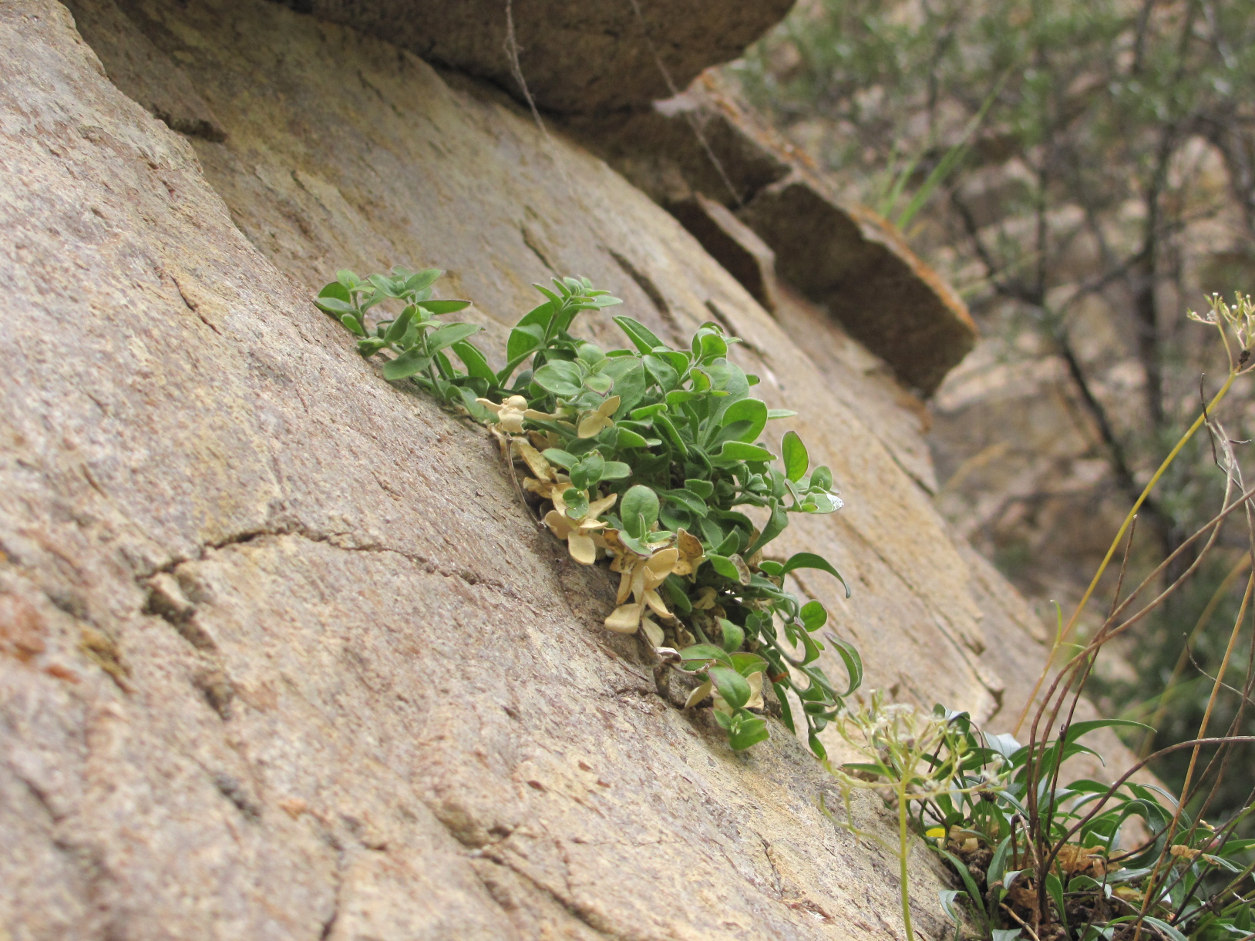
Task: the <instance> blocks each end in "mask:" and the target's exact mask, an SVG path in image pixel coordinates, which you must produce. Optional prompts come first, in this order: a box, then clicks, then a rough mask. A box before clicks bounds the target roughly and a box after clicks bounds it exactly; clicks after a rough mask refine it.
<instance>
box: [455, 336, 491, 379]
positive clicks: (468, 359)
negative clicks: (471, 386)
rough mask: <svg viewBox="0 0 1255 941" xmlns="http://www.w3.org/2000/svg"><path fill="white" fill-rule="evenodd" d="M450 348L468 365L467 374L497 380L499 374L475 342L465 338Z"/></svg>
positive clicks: (474, 377)
mask: <svg viewBox="0 0 1255 941" xmlns="http://www.w3.org/2000/svg"><path fill="white" fill-rule="evenodd" d="M450 349H452V350H453V352H454V353H456V354H457V357H458V359H460V360H461V361H462V363H463V365H465V366H466V374H467V375H468V376H470V377H471V378H473V379H485V380H487V381H488V382H490V383H495V382H496V381H497V374H496V373H495V372H493V371H492V367H491V366H489V365H488V360H487V359H486V358H485V357H484V354H483V352H482V351H481V350H480V349H479V347H477V346H476V345H475V344H473V343H468V342H467V341H465V340H459V341H458V342H457V343H454V344H451V346H450Z"/></svg>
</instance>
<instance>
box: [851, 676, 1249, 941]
mask: <svg viewBox="0 0 1255 941" xmlns="http://www.w3.org/2000/svg"><path fill="white" fill-rule="evenodd" d="M837 728H838V730H839V731H840V733H841V734H842V736H843V737H844V738H845V740H846V742H847V743H849V744H850V745H851V746H852V747H853V748H854V750H855V751H856V752H858V753H859V754H860V756H861V757H863V759H864V760H862V761H858V762H851V763H847V764H844V765H842V766H840V767H837V768H833V771H834V773H835V774H836V775H837V778H838V780H839V781H841V782H842V784H843V785H844V791H845V792H846V793H847V794H848V793H849V791H851V790H854V789H860V788H862V789H873V790H880V791H882V792H883V793H885V794H887V795H889V796H891V797H892V799H893V801H894V803H896V804H897V807H898V811H899V814H900V816H901V819H902V822H903V830H902V842H901V844H900V847H899V850H900V852H901V854H902V860H903V879H904V882H903V884H904V886H905V872H906V866H905V853H906V843H905V839H906V822H907V820H908V817H909V818H910V821H911V822H912V824H913V826H914V829H916V830H917V831H918V832H921V833H924V834H925V835H926V836H927V837H928V838H929V843H930V845H931V846H932V848H933V849H934V850H935V851H936V852H937V853H938V854H939V855H940V856H941V857H942V858H944V859H945V860H946V862H947V863H949V865H950V866H951V868H952V869H953V870H954V871H955V873H956V874H957V875H958V877H959V880H960V883H961V886H962V888H961V889H958V890H955V891H951V892H947V893H945V894H944V896H943V899H942V903H943V907H944V908H945V909H946V911H947V912H948V913H949V914H950V916H951V917H952V918H953V919H954V922H955V925H956V928H962V927H964V926H965V925H968V926H971V927H975V928H976V929H977V931H978V936H979V937H981V938H994V939H1005V941H1016V939H1020V941H1027V939H1029V938H1032V937H1035V936H1041V937H1047V936H1049V937H1059V938H1067V939H1078V941H1100V939H1110V938H1123V937H1126V936H1127V937H1133V929H1134V928H1135V927H1136V928H1139V929H1140V931H1141V937H1143V938H1147V939H1151V938H1158V939H1172V941H1186V939H1191V941H1220V939H1222V938H1242V937H1246V938H1249V937H1251V932H1252V930H1253V929H1255V911H1253V909H1252V902H1253V900H1255V899H1253V895H1255V893H1252V889H1251V876H1252V855H1251V853H1252V850H1253V849H1255V840H1244V839H1239V838H1237V836H1236V835H1235V833H1234V829H1235V826H1236V824H1237V821H1236V820H1234V821H1230V822H1229V823H1227V824H1226V825H1224V826H1222V827H1220V828H1216V827H1212V826H1210V825H1208V824H1207V823H1206V822H1205V821H1203V820H1201V819H1198V818H1195V817H1193V816H1192V815H1191V814H1190V813H1188V812H1187V811H1185V810H1184V809H1178V808H1177V802H1176V799H1175V798H1174V797H1173V796H1172V795H1171V794H1169V793H1168V792H1166V791H1164V790H1162V789H1160V788H1158V787H1155V786H1151V785H1145V784H1139V783H1136V782H1134V781H1132V780H1129V779H1128V776H1127V775H1126V776H1125V778H1123V779H1121V780H1120V781H1119V782H1117V783H1116V784H1115V785H1109V784H1105V783H1103V782H1100V781H1096V780H1091V779H1087V778H1079V779H1075V780H1070V781H1068V783H1067V784H1062V783H1061V769H1062V767H1063V765H1064V764H1065V762H1067V761H1068V760H1069V759H1071V758H1074V757H1076V756H1079V755H1089V756H1091V757H1093V758H1099V757H1100V756H1099V755H1098V753H1097V752H1095V751H1094V750H1093V749H1091V748H1090V747H1088V746H1087V745H1084V744H1082V742H1081V739H1082V738H1084V737H1085V736H1086V735H1089V734H1091V733H1093V732H1095V731H1097V730H1099V729H1103V728H1109V729H1128V728H1139V729H1144V728H1145V726H1142V725H1141V724H1140V723H1136V722H1130V721H1128V720H1124V719H1097V720H1092V721H1077V722H1071V723H1069V724H1068V725H1067V726H1066V727H1065V728H1064V730H1063V734H1062V735H1061V736H1060V737H1059V738H1057V739H1054V740H1051V741H1048V742H1043V743H1038V744H1036V745H1024V746H1021V745H1020V744H1019V743H1018V742H1017V741H1016V740H1015V739H1014V738H1012V737H1011V736H1010V735H992V734H985V733H982V732H981V731H980V730H979V729H978V728H977V727H976V726H975V725H974V724H973V723H972V721H971V718H970V716H968V715H967V714H966V713H953V712H949V711H947V710H945V709H944V708H942V707H941V706H937V707H935V708H934V710H933V713H932V715H931V716H924V715H922V714H920V713H918V712H916V711H914V710H913V709H912V708H911V707H908V706H902V705H887V704H885V703H884V702H883V701H882V699H881V698H880V696H879V694H875V695H874V696H873V698H872V701H871V703H870V704H869V705H868V706H867V707H866V708H864V709H862V710H859V711H853V712H847V713H845V714H843V715H842V716H841V718H840V719H839V720H838V722H837ZM850 819H852V818H850ZM1134 820H1135V821H1137V825H1136V826H1133V827H1130V826H1128V824H1129V823H1130V821H1134ZM838 822H840V821H838ZM1131 833H1132V834H1140V837H1139V838H1137V839H1131V838H1130V834H1131ZM956 903H961V904H959V905H956ZM903 914H904V917H905V918H906V919H907V922H908V924H909V919H910V912H909V907H908V904H907V900H906V895H905V890H904V893H903ZM1025 926H1028V928H1029V929H1031V931H1030V930H1025ZM957 936H958V935H957V934H956V937H957Z"/></svg>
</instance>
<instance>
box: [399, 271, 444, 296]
mask: <svg viewBox="0 0 1255 941" xmlns="http://www.w3.org/2000/svg"><path fill="white" fill-rule="evenodd" d="M393 270H394V271H395V272H397V273H398V274H400V273H401V272H402V271H403V269H397V268H394V269H393ZM442 274H444V272H443V271H441V270H440V269H439V268H425V269H424V270H422V271H419V272H416V273H415V274H412V275H410V276H409V277H408V278H406V280H405V283H404V284H403V285H402V290H403V291H405V292H407V293H408V292H411V291H415V292H417V291H422V290H423V289H425V288H429V287H431V286H432V285H433V284H434V283H435V282H436V279H437V278H439V277H440V276H441V275H442Z"/></svg>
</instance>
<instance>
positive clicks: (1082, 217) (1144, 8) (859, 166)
mask: <svg viewBox="0 0 1255 941" xmlns="http://www.w3.org/2000/svg"><path fill="white" fill-rule="evenodd" d="M726 71H727V73H728V74H729V75H730V76H731V77H732V78H733V79H734V80H735V81H736V82H737V83H738V84H739V85H740V87H741V89H742V90H743V92H744V94H745V95H746V96H747V97H748V98H749V99H750V100H751V101H752V102H753V103H754V104H755V105H756V106H758V107H759V108H760V109H762V110H763V111H764V112H766V113H767V114H768V115H769V116H771V117H772V118H773V120H774V122H775V123H776V124H777V126H778V127H780V128H781V129H782V130H783V131H784V132H785V133H786V134H787V135H788V136H789V137H790V138H792V140H793V141H794V142H795V143H797V144H798V145H799V146H801V147H802V148H803V149H804V150H806V151H808V152H809V154H810V155H811V157H812V158H813V159H814V160H815V161H816V162H817V163H819V164H820V165H821V166H823V167H824V168H825V169H826V170H827V171H829V172H830V173H831V174H832V175H833V176H834V177H835V178H836V179H837V180H838V181H840V185H841V186H843V187H846V188H847V189H846V192H845V193H843V194H842V195H844V196H845V197H846V198H847V199H849V200H851V201H856V202H860V203H863V204H864V205H867V206H870V207H872V208H873V209H876V210H877V211H878V212H880V213H881V214H882V215H883V216H885V217H886V218H888V219H889V220H890V221H892V222H895V223H896V224H897V225H898V226H899V227H901V228H902V230H903V232H904V234H905V235H906V237H907V238H908V240H909V241H910V243H911V244H912V246H913V247H914V248H915V249H916V251H917V252H918V253H919V254H920V255H921V257H923V258H924V259H926V260H927V261H928V262H929V263H930V264H933V265H934V266H935V267H937V268H938V269H939V270H940V271H941V273H942V274H943V276H945V277H946V278H948V280H949V281H950V282H951V283H952V284H953V285H955V287H956V288H957V289H958V290H959V291H960V292H961V293H962V295H963V296H964V298H965V300H966V301H967V303H968V304H969V306H970V309H971V311H972V314H973V316H974V318H975V319H976V321H977V323H978V325H979V326H980V328H981V331H982V333H983V336H984V340H983V342H982V344H981V345H980V346H979V347H978V349H977V351H976V352H974V353H973V354H972V355H971V356H969V358H968V360H967V361H966V362H965V363H964V364H963V365H962V366H960V367H959V369H957V370H956V371H955V372H954V373H953V374H952V375H951V376H950V378H949V379H948V380H947V381H946V384H945V385H944V386H943V387H942V388H941V390H940V391H939V392H938V394H937V395H936V397H935V398H934V400H933V409H932V414H933V421H934V427H933V432H932V439H933V445H934V448H935V459H936V463H937V470H938V474H939V479H940V480H942V481H944V483H943V484H942V487H941V491H940V492H939V494H938V502H939V505H940V506H941V507H942V510H943V512H945V513H947V515H948V516H949V517H950V518H951V519H952V520H953V522H954V523H955V524H956V525H957V526H958V527H959V529H960V530H961V531H962V532H963V533H964V534H965V535H967V536H968V538H970V539H971V540H972V541H973V543H974V544H975V545H976V546H977V547H978V548H980V549H982V550H983V551H984V552H985V553H986V555H988V556H989V557H991V558H993V559H994V560H995V561H996V562H997V563H998V564H999V565H1000V567H1001V568H1002V569H1003V570H1004V572H1005V573H1006V574H1007V575H1008V576H1010V578H1011V579H1012V580H1013V581H1014V582H1015V583H1016V584H1017V585H1018V586H1019V587H1020V588H1021V590H1022V591H1024V592H1025V593H1026V594H1027V595H1028V596H1029V597H1030V598H1032V599H1035V600H1037V601H1039V602H1041V603H1042V605H1043V609H1044V610H1043V614H1044V615H1045V616H1049V617H1052V618H1053V614H1052V613H1051V612H1050V611H1049V610H1048V608H1047V607H1046V606H1047V603H1048V602H1050V601H1058V602H1059V603H1060V604H1062V605H1063V606H1064V608H1065V609H1067V607H1068V605H1069V602H1074V601H1075V600H1076V598H1077V597H1078V596H1079V595H1080V594H1081V592H1082V591H1083V590H1084V587H1085V585H1086V584H1087V583H1088V581H1089V578H1090V576H1091V575H1092V573H1093V572H1094V570H1095V569H1096V567H1097V566H1098V564H1099V562H1100V560H1101V558H1102V556H1103V554H1104V553H1105V552H1106V550H1107V547H1108V545H1109V542H1110V540H1111V538H1112V536H1113V535H1114V534H1115V532H1116V531H1117V528H1118V526H1119V523H1120V521H1121V519H1122V518H1123V516H1124V514H1125V513H1126V512H1127V510H1128V508H1129V507H1130V506H1131V505H1132V503H1133V501H1134V500H1135V499H1136V498H1137V496H1138V494H1139V492H1140V491H1141V489H1142V487H1143V486H1144V485H1145V483H1146V482H1147V480H1148V479H1149V478H1150V475H1151V474H1152V472H1153V471H1154V469H1155V468H1156V467H1157V466H1158V464H1159V462H1160V460H1161V459H1162V458H1163V456H1164V454H1165V453H1166V452H1167V450H1168V449H1169V448H1170V447H1171V445H1172V444H1173V443H1174V442H1175V441H1176V440H1177V437H1178V435H1179V434H1180V432H1181V431H1182V430H1183V429H1184V428H1185V427H1186V426H1187V425H1188V424H1189V423H1190V421H1192V420H1193V418H1194V417H1195V416H1196V415H1197V414H1198V412H1199V409H1200V405H1201V402H1202V401H1204V400H1205V399H1206V397H1207V396H1209V395H1210V393H1211V392H1214V391H1215V388H1216V387H1217V386H1218V385H1219V383H1220V382H1221V381H1223V379H1224V376H1225V373H1226V368H1227V364H1226V363H1225V361H1224V354H1223V351H1222V350H1221V349H1220V347H1219V344H1218V343H1217V342H1216V339H1215V335H1214V334H1213V333H1211V332H1210V331H1208V330H1206V329H1203V328H1201V327H1199V326H1198V325H1197V324H1194V323H1191V322H1189V321H1187V319H1186V317H1185V312H1186V310H1187V308H1194V309H1200V310H1205V309H1206V306H1207V305H1206V300H1205V294H1210V293H1212V292H1219V293H1221V294H1224V295H1226V296H1232V294H1233V292H1234V291H1235V290H1241V291H1243V292H1247V293H1249V292H1253V291H1255V0H1085V2H1074V0H982V2H981V3H978V4H974V3H971V2H969V0H891V2H885V0H801V2H800V3H799V4H798V6H797V7H796V8H795V9H794V10H793V12H792V13H791V14H790V16H789V17H788V19H786V20H785V21H784V22H783V23H782V24H781V25H780V26H779V27H778V28H777V29H775V30H774V31H773V32H772V33H771V34H770V35H768V36H767V37H766V38H764V39H763V40H762V41H761V42H760V43H759V44H758V45H757V46H755V47H754V48H753V49H751V50H750V52H749V54H748V55H747V56H746V57H745V58H744V59H743V60H741V61H739V62H737V63H735V64H733V65H732V66H729V67H728V69H727V70H726ZM1235 400H1240V401H1238V402H1237V405H1236V407H1231V408H1230V409H1229V410H1228V411H1227V412H1226V414H1224V415H1222V416H1213V417H1215V418H1217V419H1218V420H1220V421H1222V422H1223V424H1224V429H1225V434H1226V436H1227V437H1228V439H1229V440H1231V441H1233V442H1236V444H1235V447H1236V451H1237V456H1238V458H1239V460H1243V459H1244V458H1245V457H1246V456H1247V452H1249V451H1250V448H1249V447H1244V445H1245V438H1246V435H1247V433H1246V431H1245V428H1246V427H1247V426H1248V425H1249V424H1250V422H1249V419H1250V418H1251V417H1252V413H1255V406H1251V404H1250V403H1252V402H1255V395H1252V390H1250V389H1244V390H1239V393H1238V395H1236V396H1235V397H1234V398H1233V399H1231V400H1230V401H1231V402H1234V401H1235ZM1224 485H1225V474H1224V473H1223V472H1222V471H1221V470H1220V469H1218V468H1217V466H1216V462H1215V453H1214V448H1213V446H1212V444H1211V443H1210V442H1209V441H1208V439H1207V438H1206V436H1202V437H1200V438H1199V439H1198V440H1197V441H1196V442H1195V444H1194V445H1193V447H1192V449H1191V451H1190V452H1189V453H1188V454H1187V455H1185V456H1184V458H1183V459H1182V460H1179V461H1178V462H1177V463H1176V464H1174V465H1173V468H1172V470H1171V472H1170V475H1169V478H1168V479H1166V480H1165V481H1164V482H1163V483H1162V484H1161V485H1160V486H1159V488H1158V489H1157V490H1156V492H1155V494H1154V495H1153V496H1152V498H1151V499H1150V500H1148V501H1147V503H1146V504H1145V506H1144V507H1143V509H1142V512H1141V514H1140V516H1139V519H1138V523H1137V532H1136V539H1135V541H1134V544H1133V547H1132V549H1131V550H1130V559H1129V566H1128V568H1129V573H1128V575H1126V578H1127V579H1130V580H1134V581H1136V580H1140V577H1141V574H1139V573H1144V572H1145V571H1147V570H1149V568H1151V567H1153V566H1154V565H1155V564H1156V563H1157V562H1158V561H1160V560H1162V559H1164V558H1166V557H1168V556H1169V555H1170V554H1172V553H1173V552H1174V551H1175V550H1178V549H1179V548H1180V547H1181V546H1182V544H1183V542H1184V541H1185V540H1186V538H1187V537H1188V536H1189V534H1191V533H1193V532H1195V531H1196V530H1197V529H1198V528H1199V527H1200V526H1201V525H1202V524H1203V523H1205V522H1206V521H1207V520H1208V519H1210V518H1211V517H1212V516H1213V515H1214V514H1215V513H1216V512H1217V510H1218V509H1219V507H1220V503H1221V500H1222V494H1223V490H1224ZM1248 537H1249V533H1248V530H1247V523H1246V521H1245V520H1244V519H1241V518H1239V515H1237V514H1235V516H1234V517H1233V518H1231V520H1230V522H1229V523H1228V524H1226V526H1225V528H1224V530H1223V531H1222V533H1221V536H1220V540H1219V544H1218V551H1216V552H1214V553H1213V554H1211V555H1210V556H1209V557H1208V558H1207V559H1206V560H1203V561H1202V563H1201V564H1200V565H1199V566H1198V568H1197V569H1196V570H1195V571H1194V573H1193V577H1192V578H1191V579H1190V580H1189V581H1188V583H1186V584H1183V585H1182V587H1181V589H1180V590H1179V591H1178V592H1177V593H1176V594H1174V595H1173V596H1171V597H1170V598H1169V599H1168V600H1167V601H1166V602H1165V603H1164V604H1162V605H1161V606H1159V607H1158V608H1157V609H1155V610H1154V612H1153V613H1152V614H1151V615H1149V616H1148V617H1147V618H1146V619H1145V620H1144V621H1143V622H1142V623H1141V624H1140V625H1139V626H1138V627H1137V628H1136V629H1135V630H1134V631H1133V632H1132V633H1131V634H1130V635H1129V636H1127V638H1126V639H1125V641H1124V642H1123V644H1122V646H1121V649H1120V653H1121V654H1122V655H1123V664H1122V665H1119V666H1117V665H1116V664H1115V663H1113V662H1110V661H1109V662H1108V669H1107V670H1106V671H1105V672H1104V673H1103V674H1102V684H1101V688H1099V689H1097V690H1091V694H1093V693H1095V692H1097V693H1098V698H1100V699H1101V700H1102V701H1103V702H1104V705H1105V706H1106V708H1107V709H1108V710H1109V711H1110V712H1111V713H1112V714H1115V713H1122V714H1126V715H1129V716H1131V717H1133V718H1141V719H1144V720H1150V719H1152V718H1153V721H1154V723H1155V724H1156V725H1157V727H1158V728H1159V733H1158V734H1157V735H1156V736H1153V737H1148V739H1147V740H1146V741H1144V742H1134V743H1133V744H1134V745H1136V746H1140V747H1143V748H1144V749H1146V750H1148V751H1149V750H1153V748H1155V747H1157V746H1161V745H1163V744H1165V743H1166V742H1169V741H1179V740H1181V739H1184V738H1189V737H1191V736H1192V735H1193V734H1194V733H1195V731H1196V730H1197V728H1198V721H1199V719H1200V717H1201V715H1202V712H1203V709H1204V708H1205V706H1206V703H1207V697H1208V695H1209V693H1210V690H1211V687H1212V682H1211V678H1212V677H1213V676H1214V671H1215V669H1216V667H1217V665H1218V664H1219V662H1220V659H1221V657H1222V655H1223V652H1224V648H1225V645H1226V644H1227V643H1228V640H1229V634H1230V629H1231V627H1232V625H1233V623H1234V622H1233V618H1234V617H1236V616H1237V614H1238V604H1239V602H1240V600H1241V594H1242V589H1243V587H1244V586H1245V584H1246V578H1245V576H1246V574H1247V571H1248V569H1247V566H1249V562H1250V552H1251V546H1250V541H1249V538H1248ZM1194 551H1195V550H1194V548H1193V547H1191V546H1186V548H1185V549H1184V550H1183V551H1181V552H1180V553H1179V554H1178V555H1177V557H1176V558H1175V560H1174V562H1173V563H1172V564H1171V565H1170V566H1169V567H1168V569H1167V570H1165V571H1164V573H1163V574H1162V576H1160V577H1161V579H1162V582H1163V584H1164V585H1168V584H1172V583H1173V582H1174V581H1175V580H1176V579H1177V577H1178V576H1180V575H1181V574H1182V573H1185V572H1186V571H1187V570H1188V569H1189V567H1190V565H1191V563H1192V562H1193V561H1195V559H1194V555H1193V553H1194ZM1105 591H1106V597H1107V599H1110V598H1112V597H1113V595H1114V592H1115V591H1116V586H1115V585H1114V583H1111V584H1108V585H1107V586H1106V587H1105ZM1226 592H1227V593H1226ZM1200 619H1201V620H1200ZM1247 621H1248V623H1247V624H1246V626H1245V627H1244V631H1245V633H1244V635H1243V637H1244V638H1245V639H1244V641H1243V643H1244V645H1245V646H1244V647H1242V648H1241V649H1240V651H1239V653H1238V656H1237V657H1236V661H1235V662H1236V665H1237V666H1238V667H1239V668H1240V671H1239V672H1240V673H1241V675H1239V674H1238V673H1233V672H1230V673H1229V674H1228V675H1227V676H1226V679H1227V686H1228V690H1227V692H1226V693H1225V694H1224V695H1223V696H1222V698H1221V701H1220V702H1218V703H1217V709H1218V711H1217V713H1215V715H1214V718H1213V726H1212V728H1213V729H1214V731H1215V732H1216V734H1220V733H1221V732H1222V730H1223V729H1224V728H1227V727H1230V726H1234V725H1236V728H1235V729H1234V730H1235V731H1241V732H1245V733H1246V734H1251V733H1252V732H1255V720H1252V718H1251V712H1250V711H1249V708H1250V705H1251V704H1250V703H1249V702H1248V699H1249V690H1250V687H1251V683H1250V680H1251V677H1252V675H1255V673H1253V671H1252V658H1255V644H1252V641H1251V638H1252V631H1251V625H1250V623H1249V621H1250V615H1249V612H1248V614H1247ZM1243 690H1245V691H1246V692H1245V693H1244V692H1243ZM1244 709H1245V710H1247V711H1246V712H1245V713H1244V712H1243V710H1244ZM1242 754H1243V755H1244V757H1245V758H1246V761H1245V762H1244V764H1245V768H1243V769H1237V770H1238V771H1239V772H1240V773H1236V774H1234V773H1232V771H1233V770H1234V769H1232V768H1231V769H1230V772H1231V773H1230V774H1229V775H1228V776H1227V783H1226V785H1225V791H1224V793H1223V794H1222V795H1220V797H1221V799H1222V800H1223V802H1224V804H1225V805H1226V806H1227V807H1230V808H1237V807H1241V806H1244V805H1249V804H1250V803H1251V800H1252V797H1253V796H1255V795H1253V794H1252V787H1253V786H1255V775H1252V774H1251V773H1250V768H1251V767H1255V761H1252V760H1251V759H1250V755H1249V753H1242ZM1187 757H1188V755H1187V754H1186V753H1180V760H1181V762H1182V763H1183V762H1184V761H1185V760H1186V759H1187ZM1156 770H1157V771H1158V772H1159V773H1160V774H1162V775H1164V776H1165V777H1167V778H1169V779H1171V778H1172V777H1173V776H1174V775H1177V774H1180V773H1181V771H1182V767H1181V765H1180V763H1178V764H1176V765H1174V764H1172V763H1169V764H1166V765H1162V766H1156ZM1216 812H1217V813H1218V811H1216Z"/></svg>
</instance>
